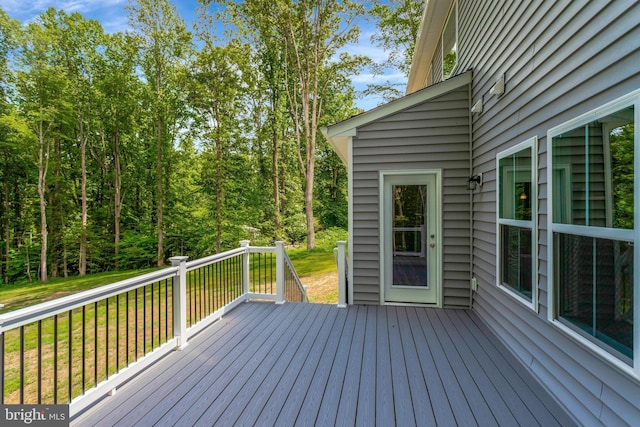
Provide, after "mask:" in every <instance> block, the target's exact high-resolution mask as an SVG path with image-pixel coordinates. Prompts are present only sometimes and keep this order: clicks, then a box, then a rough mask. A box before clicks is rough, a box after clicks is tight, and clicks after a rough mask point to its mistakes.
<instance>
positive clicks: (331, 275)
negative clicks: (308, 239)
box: [0, 247, 338, 314]
mask: <svg viewBox="0 0 640 427" xmlns="http://www.w3.org/2000/svg"><path fill="white" fill-rule="evenodd" d="M287 253H288V254H289V258H291V262H292V263H293V266H294V267H295V269H296V271H297V273H298V276H300V278H301V280H302V283H303V284H304V285H306V286H307V292H308V294H309V300H310V302H314V303H326V304H335V303H337V302H338V276H337V268H336V262H335V258H334V255H333V248H329V247H322V248H316V249H313V250H311V251H307V250H306V248H296V249H288V250H287ZM154 270H156V269H153V268H150V269H143V270H130V271H114V272H106V273H98V274H90V275H87V276H84V277H70V278H68V279H64V278H52V279H51V280H49V282H48V283H42V282H33V283H28V282H23V283H19V284H15V285H0V304H4V307H3V308H2V309H0V314H1V313H6V312H8V311H13V310H18V309H20V308H24V307H28V306H31V305H35V304H39V303H41V302H45V301H49V300H52V299H55V298H60V297H63V296H66V295H70V294H73V293H77V292H81V291H86V290H88V289H93V288H96V287H99V286H104V285H109V284H111V283H115V282H118V281H120V280H125V279H129V278H131V277H135V276H139V275H142V274H145V273H149V272H151V271H154Z"/></svg>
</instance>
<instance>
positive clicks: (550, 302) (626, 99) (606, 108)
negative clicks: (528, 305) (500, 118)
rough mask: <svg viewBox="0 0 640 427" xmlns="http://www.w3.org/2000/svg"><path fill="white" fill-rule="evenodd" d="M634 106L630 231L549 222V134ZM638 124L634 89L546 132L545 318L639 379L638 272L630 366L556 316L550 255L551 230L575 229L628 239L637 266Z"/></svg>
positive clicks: (639, 100)
mask: <svg viewBox="0 0 640 427" xmlns="http://www.w3.org/2000/svg"><path fill="white" fill-rule="evenodd" d="M632 105H633V106H634V126H635V129H636V132H635V133H634V159H633V162H634V166H633V167H634V191H633V193H634V194H633V197H634V199H633V200H634V202H633V203H634V229H633V230H616V229H610V228H604V227H592V226H580V225H573V224H556V223H554V222H553V200H554V197H553V171H554V164H553V137H555V136H557V135H559V134H561V133H563V132H567V131H570V130H572V129H575V128H577V127H579V126H584V125H586V124H588V123H590V122H593V121H596V120H598V119H599V118H601V117H603V116H606V115H609V114H612V113H615V112H616V111H619V110H621V109H623V108H627V107H629V106H632ZM639 124H640V89H637V90H635V91H633V92H631V93H628V94H627V95H623V96H621V97H619V98H617V99H614V100H613V101H611V102H609V103H607V104H604V105H602V106H600V107H598V108H595V109H593V110H591V111H588V112H587V113H584V114H582V115H580V116H578V117H575V118H573V119H571V120H569V121H566V122H564V123H562V124H560V125H558V126H555V127H553V128H551V129H549V130H548V131H547V159H548V160H547V254H548V255H547V307H548V309H547V320H548V321H549V322H550V323H551V324H552V325H554V326H555V327H556V328H558V329H559V330H560V331H562V332H563V333H565V334H566V335H567V336H569V337H571V338H572V339H573V340H574V341H576V342H577V343H579V344H580V345H581V346H583V347H585V348H586V349H587V350H589V351H591V352H592V353H595V354H596V355H597V356H599V357H600V358H602V359H604V360H605V361H607V362H609V363H610V364H611V365H613V366H615V367H616V368H618V369H619V370H621V371H622V372H624V373H626V374H628V375H630V376H632V377H635V378H636V379H640V279H639V278H638V272H635V274H634V283H633V307H634V312H633V324H634V329H633V360H632V362H631V365H629V364H628V362H626V361H625V360H624V359H622V358H620V357H618V356H616V354H615V353H614V352H612V351H609V350H607V349H605V348H604V347H602V346H600V345H598V344H596V343H595V342H593V341H592V340H591V339H588V338H586V337H584V336H582V335H581V334H579V333H578V332H577V331H574V330H573V328H570V327H569V326H567V325H565V324H564V323H563V322H562V321H561V320H560V318H559V317H558V316H557V315H556V312H557V309H558V307H557V298H556V293H557V289H556V287H555V283H554V268H555V259H554V256H553V253H554V246H553V233H554V232H558V233H567V232H569V234H574V233H572V231H575V232H579V234H578V235H580V236H583V235H584V236H588V237H597V238H608V239H612V240H624V241H627V242H632V243H633V245H634V253H633V264H634V266H640V173H636V171H639V170H640V136H639V135H638V132H637V129H638V125H639Z"/></svg>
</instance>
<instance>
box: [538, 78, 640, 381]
mask: <svg viewBox="0 0 640 427" xmlns="http://www.w3.org/2000/svg"><path fill="white" fill-rule="evenodd" d="M639 105H640V91H638V92H635V93H634V94H631V95H629V96H626V97H623V98H621V99H620V100H617V101H615V102H613V103H611V104H608V105H607V106H604V107H602V108H600V109H598V110H595V111H593V112H590V113H588V114H586V115H584V116H582V117H580V118H578V119H575V120H572V121H571V122H569V123H566V124H564V125H561V126H558V127H557V128H554V129H552V130H550V131H549V135H548V144H549V152H550V153H551V155H550V157H551V166H550V168H549V170H548V179H549V181H550V187H551V193H552V194H551V195H550V200H551V212H550V218H549V222H550V225H549V241H550V243H551V248H550V252H549V253H550V254H553V259H552V260H550V269H549V270H550V271H549V275H550V279H551V286H552V292H550V300H549V305H550V307H551V310H550V316H551V320H552V321H554V322H555V323H556V324H559V325H561V327H563V328H565V329H566V330H567V331H569V332H570V333H572V334H573V335H574V336H576V337H578V339H579V340H582V341H583V342H585V343H587V345H589V346H590V347H591V348H593V349H595V350H596V351H598V352H600V353H602V354H605V355H608V358H609V359H610V360H616V361H617V362H621V364H623V365H626V366H627V367H631V368H632V369H633V370H634V371H635V374H636V375H638V374H639V373H640V363H639V362H640V361H638V359H639V358H638V355H637V351H638V350H637V349H638V330H637V329H638V328H637V327H636V328H635V329H634V316H637V314H636V313H635V312H636V311H637V310H638V307H637V306H638V304H637V301H638V295H637V293H638V285H637V279H635V278H634V271H633V270H634V259H635V260H638V259H640V258H638V248H637V247H636V246H637V245H636V239H637V234H638V231H637V230H636V227H635V222H636V218H635V216H636V211H637V209H636V206H635V205H636V204H637V200H636V198H637V197H636V196H635V195H634V193H635V189H636V188H638V178H637V177H636V176H635V173H634V162H635V161H638V150H637V149H636V147H637V146H638V137H637V135H636V134H635V127H636V124H637V121H638V115H639V114H638V107H639ZM635 264H636V265H637V264H638V263H637V262H636V263H635ZM634 347H635V350H634ZM611 356H613V358H612V357H611ZM634 360H635V365H636V366H635V368H634ZM617 362H616V363H617Z"/></svg>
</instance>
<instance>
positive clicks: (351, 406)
mask: <svg viewBox="0 0 640 427" xmlns="http://www.w3.org/2000/svg"><path fill="white" fill-rule="evenodd" d="M366 324H367V308H366V307H358V316H357V318H356V325H355V329H354V333H353V340H352V341H351V347H350V349H349V358H348V361H347V366H346V372H345V374H344V376H343V378H344V382H343V386H342V391H341V394H340V397H339V400H338V402H337V407H338V411H337V415H336V416H337V419H338V420H340V424H343V425H355V423H356V412H357V409H358V393H359V391H360V390H359V389H360V376H361V375H362V373H363V372H362V353H363V348H364V337H365V332H366Z"/></svg>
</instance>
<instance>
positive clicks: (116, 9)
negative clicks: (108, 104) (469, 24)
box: [0, 0, 406, 110]
mask: <svg viewBox="0 0 640 427" xmlns="http://www.w3.org/2000/svg"><path fill="white" fill-rule="evenodd" d="M173 3H174V4H175V5H176V7H177V9H178V12H179V13H180V15H181V16H182V18H183V19H184V20H185V21H186V22H187V24H188V25H191V23H192V22H193V21H194V20H195V16H196V8H197V7H198V2H197V0H174V1H173ZM126 4H127V0H0V7H2V8H3V9H4V10H5V11H6V12H7V13H8V14H9V16H11V17H12V18H15V19H18V20H20V21H22V22H28V21H31V20H33V19H35V17H36V16H37V15H38V14H39V13H40V12H42V11H44V10H46V9H47V8H48V7H55V8H56V9H64V10H66V11H67V12H79V13H81V14H82V15H83V16H85V17H87V18H93V19H96V20H98V21H100V23H101V24H102V26H103V27H104V29H105V31H107V32H116V31H124V30H128V29H130V27H129V24H128V22H127V12H126V11H125V9H124V7H125V6H126ZM360 31H361V35H360V41H359V42H358V43H357V44H356V45H354V46H349V48H348V51H350V52H357V53H358V54H361V55H367V56H369V57H370V58H371V59H373V60H376V61H381V60H383V59H384V58H385V56H386V55H385V53H384V52H383V51H382V50H381V49H379V48H377V47H375V46H373V45H372V44H371V41H370V37H371V34H372V33H373V31H375V28H374V27H373V25H372V24H371V23H367V22H364V20H363V22H361V23H360ZM386 80H390V81H392V82H402V83H404V82H405V81H406V79H405V78H404V76H402V75H401V74H400V73H393V72H390V73H389V74H387V75H385V76H377V77H374V76H372V75H371V73H369V72H368V71H366V70H365V71H363V72H362V73H360V74H359V75H355V76H353V77H352V82H353V85H354V87H355V88H356V90H359V91H361V90H363V89H364V88H365V87H366V84H367V83H372V82H374V81H378V82H383V81H386ZM381 102H382V99H381V98H379V97H368V98H365V99H358V100H357V104H358V106H359V107H360V108H363V109H364V110H368V109H371V108H374V107H376V106H377V105H378V104H380V103H381Z"/></svg>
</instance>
